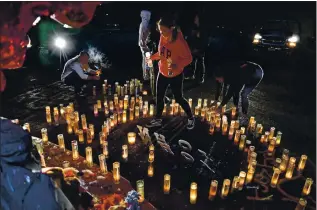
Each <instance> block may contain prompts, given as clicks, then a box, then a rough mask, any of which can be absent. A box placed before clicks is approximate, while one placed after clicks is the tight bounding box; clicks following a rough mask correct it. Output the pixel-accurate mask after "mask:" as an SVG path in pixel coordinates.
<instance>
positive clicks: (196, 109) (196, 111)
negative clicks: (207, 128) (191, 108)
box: [195, 106, 200, 116]
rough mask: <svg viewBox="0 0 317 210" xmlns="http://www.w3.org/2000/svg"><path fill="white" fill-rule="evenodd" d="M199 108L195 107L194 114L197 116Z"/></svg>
mask: <svg viewBox="0 0 317 210" xmlns="http://www.w3.org/2000/svg"><path fill="white" fill-rule="evenodd" d="M199 110H200V107H199V106H196V107H195V116H199Z"/></svg>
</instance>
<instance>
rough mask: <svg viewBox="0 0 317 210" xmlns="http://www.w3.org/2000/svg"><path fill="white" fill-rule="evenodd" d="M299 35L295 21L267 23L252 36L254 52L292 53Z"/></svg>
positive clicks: (298, 28)
mask: <svg viewBox="0 0 317 210" xmlns="http://www.w3.org/2000/svg"><path fill="white" fill-rule="evenodd" d="M299 35H300V27H299V24H298V23H297V22H295V21H289V20H273V21H268V22H266V23H265V24H264V25H263V26H262V27H261V28H260V30H259V31H258V32H257V33H255V35H254V38H253V46H254V50H256V51H259V50H265V51H286V52H292V51H293V50H294V49H295V48H296V47H297V45H298V43H299V41H300V37H299Z"/></svg>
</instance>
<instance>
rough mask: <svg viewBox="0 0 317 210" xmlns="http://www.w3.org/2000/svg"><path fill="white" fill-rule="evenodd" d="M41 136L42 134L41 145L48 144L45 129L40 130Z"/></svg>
mask: <svg viewBox="0 0 317 210" xmlns="http://www.w3.org/2000/svg"><path fill="white" fill-rule="evenodd" d="M41 134H42V140H43V143H44V144H46V143H47V142H48V135H47V129H46V128H42V129H41Z"/></svg>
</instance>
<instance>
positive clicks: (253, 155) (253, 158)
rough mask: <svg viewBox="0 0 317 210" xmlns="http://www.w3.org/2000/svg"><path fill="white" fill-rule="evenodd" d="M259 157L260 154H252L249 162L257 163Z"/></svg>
mask: <svg viewBox="0 0 317 210" xmlns="http://www.w3.org/2000/svg"><path fill="white" fill-rule="evenodd" d="M257 156H258V154H257V153H256V152H251V155H250V160H249V162H252V161H256V157H257Z"/></svg>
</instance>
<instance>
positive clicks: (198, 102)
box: [197, 98, 202, 108]
mask: <svg viewBox="0 0 317 210" xmlns="http://www.w3.org/2000/svg"><path fill="white" fill-rule="evenodd" d="M201 103H202V99H201V98H198V101H197V106H198V107H199V108H201Z"/></svg>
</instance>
